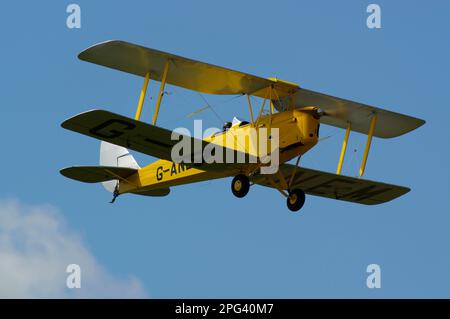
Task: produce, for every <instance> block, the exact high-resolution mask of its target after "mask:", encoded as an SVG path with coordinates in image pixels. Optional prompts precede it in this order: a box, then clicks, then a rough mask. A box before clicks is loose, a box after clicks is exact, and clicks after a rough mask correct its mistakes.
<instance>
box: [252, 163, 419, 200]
mask: <svg viewBox="0 0 450 319" xmlns="http://www.w3.org/2000/svg"><path fill="white" fill-rule="evenodd" d="M280 171H281V174H282V176H283V178H284V179H285V180H286V181H290V179H291V177H292V175H293V174H295V176H294V179H293V182H292V185H291V189H293V188H300V189H302V190H303V191H305V193H306V194H309V195H314V196H320V197H327V198H331V199H337V200H343V201H348V202H353V203H359V204H365V205H376V204H381V203H385V202H388V201H391V200H393V199H395V198H397V197H399V196H402V195H404V194H406V193H407V192H409V191H410V189H409V188H407V187H403V186H397V185H391V184H385V183H380V182H374V181H369V180H365V179H360V178H354V177H349V176H343V175H336V174H332V173H327V172H322V171H318V170H313V169H308V168H303V167H300V168H297V169H295V166H294V165H290V164H283V165H281V166H280ZM270 178H271V179H272V181H273V182H274V183H275V184H279V185H280V184H281V183H280V180H281V177H280V175H278V174H275V175H271V176H267V175H257V176H255V177H253V180H252V181H253V182H254V183H256V184H260V185H263V186H267V187H274V186H273V183H271V182H270Z"/></svg>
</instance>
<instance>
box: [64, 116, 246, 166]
mask: <svg viewBox="0 0 450 319" xmlns="http://www.w3.org/2000/svg"><path fill="white" fill-rule="evenodd" d="M61 126H62V127H63V128H65V129H68V130H71V131H75V132H77V133H80V134H84V135H87V136H90V137H93V138H96V139H99V140H102V141H106V142H109V143H112V144H115V145H119V146H123V147H125V148H127V149H131V150H134V151H137V152H140V153H143V154H146V155H150V156H153V157H157V158H160V159H165V160H168V161H174V160H173V158H172V148H173V147H174V145H176V144H177V143H178V142H179V141H181V140H182V139H186V140H187V142H185V144H190V145H191V147H190V149H191V153H189V154H185V155H183V158H182V160H180V161H179V162H182V163H184V164H186V165H187V166H189V167H195V168H198V169H201V170H209V171H223V170H230V171H231V170H238V169H239V168H240V167H242V166H243V165H245V163H227V162H226V158H225V156H226V154H227V151H230V152H233V153H234V154H235V157H234V158H238V156H239V157H245V156H247V154H243V153H240V152H238V151H236V150H227V148H225V147H223V148H222V152H221V154H223V156H224V159H223V160H222V161H221V162H220V161H216V162H213V163H207V162H206V160H205V159H204V158H203V157H202V154H203V150H204V149H205V147H206V146H207V145H208V144H209V143H208V142H206V141H204V140H200V139H196V138H193V137H190V136H186V135H182V134H178V133H174V132H172V131H170V130H167V129H164V128H161V127H158V126H155V125H151V124H147V123H144V122H140V121H136V120H134V119H131V118H128V117H125V116H122V115H119V114H115V113H112V112H108V111H103V110H92V111H87V112H84V113H81V114H78V115H76V116H74V117H72V118H70V119H68V120H66V121H64V122H63V123H62V124H61ZM216 147H217V148H219V146H216ZM197 158H200V161H196V159H197ZM185 159H186V160H185Z"/></svg>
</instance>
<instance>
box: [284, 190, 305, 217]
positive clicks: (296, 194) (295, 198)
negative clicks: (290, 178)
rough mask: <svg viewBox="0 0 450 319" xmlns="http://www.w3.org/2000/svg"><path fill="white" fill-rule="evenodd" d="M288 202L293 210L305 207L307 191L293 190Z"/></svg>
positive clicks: (288, 205)
mask: <svg viewBox="0 0 450 319" xmlns="http://www.w3.org/2000/svg"><path fill="white" fill-rule="evenodd" d="M286 203H287V207H288V208H289V209H290V210H291V211H293V212H296V211H299V210H300V209H301V208H302V207H303V204H305V192H304V191H302V190H301V189H293V190H291V191H290V192H289V196H288V198H287V201H286Z"/></svg>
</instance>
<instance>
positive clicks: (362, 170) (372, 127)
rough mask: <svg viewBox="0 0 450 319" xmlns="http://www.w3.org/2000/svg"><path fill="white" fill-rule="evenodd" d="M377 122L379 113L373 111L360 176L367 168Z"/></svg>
mask: <svg viewBox="0 0 450 319" xmlns="http://www.w3.org/2000/svg"><path fill="white" fill-rule="evenodd" d="M376 124H377V113H373V115H372V120H371V121H370V129H369V134H368V135H367V143H366V148H365V150H364V155H363V159H362V163H361V167H360V169H359V177H362V176H363V174H364V169H365V168H366V162H367V157H368V156H369V151H370V144H371V143H372V136H373V132H374V131H375V125H376Z"/></svg>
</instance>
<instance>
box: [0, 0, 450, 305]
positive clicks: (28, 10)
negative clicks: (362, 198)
mask: <svg viewBox="0 0 450 319" xmlns="http://www.w3.org/2000/svg"><path fill="white" fill-rule="evenodd" d="M69 3H70V2H68V1H67V2H66V1H58V2H56V1H54V2H50V1H48V2H40V3H37V2H29V3H26V4H25V3H23V2H18V1H15V2H13V1H8V2H5V3H3V4H2V13H1V16H0V32H1V39H2V43H3V44H2V50H1V58H2V71H1V72H0V79H1V84H2V85H1V87H2V90H1V91H0V105H1V115H2V116H1V118H2V125H1V128H0V132H1V136H2V137H3V147H2V148H3V152H2V154H3V156H2V159H1V164H2V167H3V170H2V183H1V184H0V199H1V200H2V201H6V202H7V203H11V201H13V202H15V203H16V204H15V205H16V206H14V207H15V208H14V209H13V210H14V211H16V210H20V209H21V208H20V207H22V211H23V212H22V213H21V214H22V215H20V214H19V215H20V216H28V215H27V214H30V211H33V209H32V208H29V207H41V208H42V207H52V208H51V211H52V214H57V215H58V216H60V217H61V220H62V221H61V223H62V224H64V225H65V226H64V227H66V228H63V229H66V230H64V231H61V232H60V233H58V234H60V235H61V236H64V234H65V233H66V231H67V232H70V233H74V234H76V237H77V238H79V240H78V239H77V243H78V244H79V245H81V247H82V248H83V249H85V250H86V251H88V254H89V256H90V257H89V258H91V259H94V260H95V264H96V265H98V267H99V268H101V269H102V271H103V272H105V273H107V274H108V275H107V276H106V277H107V278H114V279H113V281H115V283H116V282H117V281H119V282H120V284H118V285H112V286H108V287H113V288H111V289H117V290H122V291H118V292H117V295H118V296H120V295H121V293H123V290H126V289H135V288H136V285H134V284H135V282H134V284H129V283H127V282H126V281H127V280H128V279H127V278H134V279H133V280H135V281H136V282H138V284H137V285H138V286H139V288H138V289H137V290H136V291H137V292H136V295H143V296H149V297H156V298H159V297H176V298H178V297H192V298H196V297H213V298H214V297H276V298H297V297H365V298H366V297H369V298H370V297H376V298H378V297H450V273H449V271H448V269H450V256H449V253H448V244H449V242H450V234H449V232H448V225H449V223H450V215H449V206H450V205H449V204H450V196H449V186H450V182H449V180H450V179H449V177H450V176H449V169H448V163H449V155H450V152H449V151H448V143H447V142H446V141H447V139H448V135H449V133H448V131H447V130H446V127H447V126H448V123H447V121H448V119H449V116H450V111H449V107H448V106H449V104H450V94H449V88H448V85H449V83H450V67H449V62H448V56H450V38H449V30H450V21H449V20H448V17H447V16H448V12H449V10H450V4H449V3H447V2H444V1H431V2H426V1H415V2H412V1H395V2H394V1H376V2H375V3H377V4H379V5H380V6H381V10H382V29H379V30H370V29H368V28H367V27H366V18H367V16H368V13H366V7H367V5H368V4H370V3H372V2H370V1H356V0H354V1H277V2H276V4H275V2H273V1H247V2H243V1H234V0H233V1H221V2H219V1H129V2H126V3H125V2H123V3H111V2H110V1H95V2H94V1H76V3H77V4H79V5H80V7H81V19H82V22H81V23H82V27H81V29H68V28H67V27H66V18H67V15H68V14H67V13H66V6H67V5H68V4H69ZM108 39H121V40H126V41H129V42H135V43H138V44H141V45H144V46H148V47H152V48H156V49H159V50H163V51H168V52H172V53H175V54H178V55H182V56H186V57H190V58H194V59H198V60H202V61H206V62H210V63H213V64H218V65H222V66H225V67H229V68H232V69H236V70H241V71H245V72H249V73H252V74H256V75H260V76H276V77H279V78H281V79H286V80H288V81H293V82H296V83H299V84H300V85H301V86H303V87H306V88H309V89H313V90H317V91H321V92H326V93H328V94H332V95H336V96H340V97H344V98H348V99H352V100H355V101H360V102H364V103H368V104H371V105H376V106H379V107H382V108H387V109H390V110H393V111H397V112H400V113H405V114H409V115H413V116H416V117H419V118H423V119H425V120H426V121H427V124H426V125H425V126H423V127H421V128H420V129H418V130H416V131H414V132H412V133H410V134H408V135H405V136H402V137H399V138H395V139H390V140H381V139H377V138H375V139H374V143H373V146H372V149H371V153H370V157H369V161H368V165H367V167H366V175H365V177H366V178H368V179H373V180H379V181H385V182H388V183H394V184H399V185H405V186H409V187H410V188H412V191H411V192H410V193H408V194H407V195H406V196H403V197H401V198H399V199H397V200H395V201H393V202H390V203H387V204H384V205H379V206H360V205H356V204H351V203H345V202H339V201H332V200H327V199H322V198H316V197H312V196H310V197H308V198H307V202H306V204H305V206H304V208H303V210H302V211H301V213H299V214H292V213H290V212H289V211H288V210H287V208H286V205H285V200H284V199H283V198H282V197H281V196H280V195H279V193H278V192H276V191H274V190H272V189H268V188H263V187H254V188H252V189H251V191H250V193H249V195H248V196H247V197H246V198H244V199H237V198H235V197H234V196H233V195H232V194H231V191H230V179H225V180H216V181H210V182H205V183H200V184H195V185H187V186H181V187H176V188H173V189H172V192H171V194H170V196H168V197H165V198H148V197H139V196H131V195H130V196H123V197H120V198H119V200H118V201H117V202H116V204H114V205H111V204H109V203H108V201H109V200H110V194H109V193H107V192H105V191H104V190H103V188H102V187H101V186H100V185H85V184H81V183H77V182H75V181H71V180H67V179H65V178H63V177H62V176H61V175H60V174H59V172H58V171H59V169H60V168H62V167H65V166H70V165H83V164H86V165H89V164H93V165H96V164H97V163H98V151H99V150H98V148H99V142H98V141H96V140H93V139H90V138H87V137H85V136H81V135H78V134H75V133H73V132H69V131H65V130H63V129H62V128H61V127H60V126H59V125H60V123H61V122H62V121H63V120H65V119H66V118H68V117H70V116H72V115H75V114H77V113H79V112H82V111H85V110H88V109H91V108H103V109H107V110H111V111H113V112H117V113H120V114H124V115H128V116H132V115H133V114H134V112H135V107H136V104H137V101H138V98H139V91H140V87H141V84H142V78H138V77H136V76H133V75H129V74H126V73H121V72H117V71H114V70H110V69H106V68H102V67H100V66H96V65H93V64H89V63H86V62H83V61H80V60H78V59H77V57H76V56H77V54H78V53H79V52H80V51H82V50H83V49H85V48H86V47H88V46H90V45H92V44H94V43H97V42H101V41H105V40H108ZM158 85H159V83H155V82H153V83H151V84H150V86H149V98H150V97H151V98H152V99H151V100H150V99H147V101H146V104H145V106H144V111H143V114H142V120H144V121H150V119H151V116H152V112H153V110H152V107H153V104H154V102H155V92H157V88H158ZM167 91H169V92H171V94H170V95H168V96H166V98H165V99H164V101H163V105H162V109H161V111H160V115H159V120H158V124H159V125H161V126H164V127H168V128H172V129H173V128H176V127H179V126H186V127H188V128H189V127H191V125H192V118H191V119H189V118H186V115H187V114H189V113H191V112H192V111H194V110H196V109H199V108H201V107H202V106H204V103H203V101H202V99H201V98H200V96H199V95H198V94H197V93H195V92H190V91H186V90H182V89H180V88H176V87H171V86H169V87H168V88H167ZM206 98H207V99H208V101H209V102H210V103H211V104H212V105H213V106H214V105H217V106H216V107H215V110H216V111H217V112H218V113H219V115H220V117H221V118H222V119H230V118H232V116H233V115H238V116H241V117H244V118H245V117H248V114H247V107H246V104H245V100H244V99H240V98H238V99H235V100H233V101H231V102H228V103H221V102H223V101H225V100H227V99H228V98H229V97H223V96H222V97H220V96H219V97H217V96H206ZM196 118H202V119H203V120H204V125H208V126H220V125H221V124H222V123H221V121H220V120H219V119H218V118H216V116H215V115H214V114H213V113H212V112H210V111H205V112H203V113H200V114H199V116H197V117H196ZM321 134H322V136H328V135H331V138H329V139H327V140H325V141H323V142H321V143H320V144H319V145H318V146H317V147H316V148H315V149H313V150H312V151H310V152H309V153H308V154H307V155H306V156H305V157H304V158H303V159H302V165H304V166H306V167H311V168H318V169H322V170H326V171H334V170H335V168H336V164H337V160H338V157H339V150H340V145H341V140H342V137H343V134H344V132H343V131H342V130H339V129H336V128H332V127H327V128H322V129H321ZM364 142H365V137H364V136H362V135H359V134H356V133H352V135H351V144H350V145H349V149H348V150H349V152H348V156H347V158H346V163H345V165H344V173H345V174H347V175H350V176H355V175H356V174H357V171H358V166H359V163H360V160H361V155H362V151H363V147H364ZM355 150H356V151H355ZM136 157H137V159H138V161H139V162H140V164H141V165H144V164H146V163H150V162H151V161H152V160H153V159H151V158H149V157H146V156H142V155H139V154H138V155H136ZM8 205H9V206H8ZM42 205H44V206H42ZM0 207H3V208H4V209H6V210H8V209H9V211H11V207H12V206H11V204H4V205H0ZM5 207H6V208H5ZM8 207H9V208H8ZM18 207H19V208H18ZM23 207H28V208H23ZM55 211H57V213H54V212H55ZM6 214H7V213H5V215H6ZM19 215H17V214H16V215H14V216H16V217H17V216H19ZM58 218H59V217H58ZM58 220H59V219H58ZM18 221H19V222H20V221H23V219H18ZM33 227H34V226H31V229H29V230H28V231H30V232H33ZM3 231H4V232H5V231H6V230H5V229H3ZM1 232H2V229H1V228H0V234H1ZM44 232H45V231H44ZM11 236H13V237H15V236H18V235H17V234H15V233H13V234H12V235H11ZM57 238H59V237H57ZM71 238H72V237H71ZM55 240H58V239H52V241H55ZM5 247H6V246H5V245H4V243H3V244H2V242H1V241H0V248H1V250H4V251H5ZM8 247H9V248H11V247H10V246H8ZM29 247H31V248H30V249H31V250H32V249H33V245H30V246H29ZM13 248H14V247H13ZM36 249H42V248H36ZM1 250H0V253H1ZM8 251H9V252H10V253H11V254H14V250H13V249H10V250H8ZM83 251H84V250H83ZM47 254H48V255H47V256H52V252H48V251H47ZM77 256H78V257H79V256H80V254H75V255H74V256H73V257H71V256H70V255H69V256H66V257H65V258H64V259H63V260H64V261H66V260H72V262H73V263H77V262H78V263H80V266H81V267H82V269H83V261H85V260H84V259H83V260H81V261H77V260H76V259H77V258H78V257H77ZM22 257H23V256H22ZM25 257H26V256H25ZM25 257H24V259H23V260H22V262H23V264H24V265H27V259H26V258H25ZM79 258H82V257H79ZM91 259H90V260H91ZM5 260H6V259H5ZM1 263H2V260H0V264H1ZM371 263H376V264H379V265H380V266H381V271H382V288H381V289H368V288H367V287H366V277H367V273H366V267H367V265H369V264H371ZM60 264H61V265H62V264H64V263H60ZM5 265H6V264H4V265H3V268H2V273H4V275H3V277H0V281H1V280H7V279H5V278H7V277H9V274H8V273H9V272H11V273H12V272H14V270H15V269H12V268H13V267H11V266H5ZM8 265H11V264H8ZM0 266H1V265H0ZM86 267H87V266H86ZM24 269H27V270H26V271H28V274H30V278H35V279H36V278H47V276H51V275H52V273H50V272H52V271H56V272H58V271H60V270H58V269H57V270H54V269H53V268H52V267H46V264H45V261H44V262H43V263H42V269H40V270H39V271H37V270H33V268H32V267H31V269H30V267H28V268H27V267H25V266H24ZM24 271H25V270H24ZM63 273H64V269H62V273H59V275H58V276H60V277H61V276H62V274H63ZM60 277H58V278H60ZM106 277H105V276H103V277H101V278H106ZM2 278H3V279H2ZM18 278H20V274H18ZM27 278H28V277H27ZM30 280H33V279H30ZM93 280H94V279H93ZM97 280H98V279H97ZM101 280H103V279H101ZM104 280H110V279H104ZM124 281H125V284H124V285H125V286H124V285H122V284H123V282H124ZM41 284H42V285H45V281H42V283H41ZM64 284H65V282H64V281H62V282H61V283H59V282H56V283H55V287H56V286H57V287H58V290H57V292H48V291H50V290H44V288H39V287H41V286H38V288H36V289H37V290H39V289H43V292H41V293H40V294H39V296H54V295H57V294H59V293H61V294H62V295H64V294H65V293H67V292H65V291H64V288H61V287H60V286H64ZM101 284H102V282H101V281H100V283H99V285H101ZM1 285H2V283H1V282H0V286H1ZM24 285H25V286H26V285H27V283H25V284H24ZM86 285H88V283H87V281H86ZM127 285H128V286H127ZM130 287H131V288H130ZM27 289H28V288H24V291H29V290H27ZM36 289H34V290H33V291H35V290H36ZM83 289H85V290H86V289H88V286H87V287H86V288H82V289H81V290H83ZM23 294H25V293H24V292H23ZM18 295H21V292H18ZM86 295H92V294H89V293H88V292H86ZM98 295H105V294H104V293H103V292H100V293H99V294H98ZM124 295H125V294H124ZM0 296H8V291H3V293H1V292H0ZM68 296H71V295H70V294H68Z"/></svg>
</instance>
